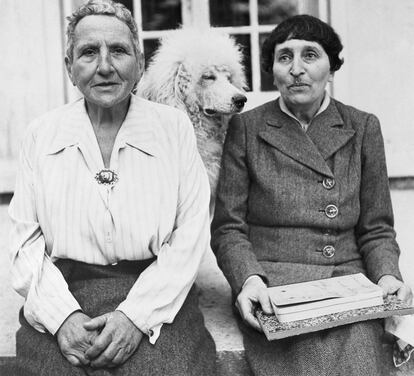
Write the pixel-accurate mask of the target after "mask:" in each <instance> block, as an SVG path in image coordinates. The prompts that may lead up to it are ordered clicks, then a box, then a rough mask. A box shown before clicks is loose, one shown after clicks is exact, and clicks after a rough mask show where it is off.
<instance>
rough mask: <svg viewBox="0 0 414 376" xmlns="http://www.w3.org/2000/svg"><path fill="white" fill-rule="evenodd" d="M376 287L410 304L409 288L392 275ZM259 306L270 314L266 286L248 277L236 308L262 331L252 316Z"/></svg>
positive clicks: (385, 276) (255, 277)
mask: <svg viewBox="0 0 414 376" xmlns="http://www.w3.org/2000/svg"><path fill="white" fill-rule="evenodd" d="M378 286H380V287H381V288H382V290H383V296H384V297H385V296H387V295H396V296H397V298H398V299H400V300H402V301H404V302H406V303H408V304H412V301H413V293H412V291H411V288H410V287H409V286H408V285H407V284H405V283H403V282H401V281H399V280H398V279H397V278H395V277H394V276H392V275H384V276H382V277H381V278H380V280H379V281H378ZM258 305H259V306H260V307H261V308H262V310H263V312H264V313H266V314H269V315H270V314H272V313H273V309H272V305H271V303H270V299H269V293H268V291H267V286H266V284H265V283H264V282H263V280H262V279H261V278H260V277H259V276H254V277H250V278H249V279H248V280H247V281H246V282H245V284H244V285H243V288H242V290H241V291H240V293H239V295H238V296H237V299H236V307H237V309H238V310H239V312H240V315H241V317H242V319H243V320H244V321H245V322H246V323H247V324H248V325H250V326H251V327H253V328H254V329H256V330H258V331H260V332H261V331H262V329H261V327H260V324H259V321H258V320H257V318H256V316H255V315H254V310H255V308H256V307H257V306H258Z"/></svg>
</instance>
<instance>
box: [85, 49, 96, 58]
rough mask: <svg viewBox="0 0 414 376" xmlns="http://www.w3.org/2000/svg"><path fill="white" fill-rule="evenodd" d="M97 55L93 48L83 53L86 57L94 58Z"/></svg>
mask: <svg viewBox="0 0 414 376" xmlns="http://www.w3.org/2000/svg"><path fill="white" fill-rule="evenodd" d="M94 54H95V50H94V49H93V48H87V49H86V50H83V51H82V55H84V56H93V55H94Z"/></svg>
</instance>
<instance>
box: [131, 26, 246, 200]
mask: <svg viewBox="0 0 414 376" xmlns="http://www.w3.org/2000/svg"><path fill="white" fill-rule="evenodd" d="M245 87H246V78H245V75H244V71H243V66H242V53H241V51H240V48H239V47H238V46H237V45H236V43H235V42H234V40H233V39H232V38H231V37H229V36H228V35H227V34H224V33H220V32H219V31H218V30H215V29H204V30H198V29H193V28H191V29H180V30H176V31H173V32H171V33H170V34H168V36H166V37H164V38H163V39H162V40H161V45H160V47H159V49H158V50H157V51H156V53H155V54H154V56H153V58H152V59H151V61H150V64H149V67H148V69H147V71H146V72H145V74H144V77H143V78H142V80H141V82H140V83H139V85H138V95H141V96H143V97H144V98H147V99H149V100H152V101H155V102H159V103H164V104H168V105H171V106H174V107H177V108H179V109H181V110H184V111H185V112H187V114H188V115H189V117H190V119H191V121H192V122H193V125H194V129H195V133H196V136H197V143H198V149H199V152H200V155H201V158H202V159H203V161H204V164H205V166H206V168H207V171H208V174H209V179H210V186H211V192H212V197H215V190H216V185H217V179H218V174H219V169H220V159H221V152H222V145H223V141H224V137H225V133H226V130H227V123H228V120H229V115H232V114H234V113H236V112H240V111H241V110H242V109H243V106H244V103H245V102H246V100H247V99H246V96H245V95H244V91H243V89H244V88H245ZM213 201H214V200H213Z"/></svg>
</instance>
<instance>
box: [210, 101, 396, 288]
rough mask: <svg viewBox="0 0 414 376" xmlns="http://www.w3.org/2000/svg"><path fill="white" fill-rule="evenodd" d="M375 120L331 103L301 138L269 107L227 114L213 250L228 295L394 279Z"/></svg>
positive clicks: (389, 216) (381, 149)
mask: <svg viewBox="0 0 414 376" xmlns="http://www.w3.org/2000/svg"><path fill="white" fill-rule="evenodd" d="M393 221H394V220H393V213H392V206H391V198H390V192H389V186H388V177H387V170H386V163H385V153H384V143H383V138H382V134H381V130H380V125H379V121H378V119H377V118H376V117H375V116H374V115H372V114H368V113H366V112H362V111H360V110H357V109H355V108H353V107H350V106H346V105H344V104H342V103H340V102H338V101H336V100H334V99H331V103H330V104H329V106H328V108H327V109H326V110H325V111H323V112H322V113H320V114H318V115H317V116H316V117H315V118H314V119H313V120H312V122H311V124H310V126H309V128H308V130H307V132H304V131H303V130H302V129H301V127H300V126H299V124H298V123H297V122H296V121H295V120H294V119H292V118H291V117H289V116H288V115H287V114H285V113H284V112H282V111H281V110H280V107H279V103H278V101H277V100H276V101H271V102H268V103H266V104H264V105H262V106H259V107H257V108H255V109H253V110H251V111H248V112H245V113H243V114H239V115H235V116H234V117H233V118H232V120H231V122H230V125H229V129H228V133H227V137H226V141H225V144H224V150H223V158H222V166H221V173H220V179H219V185H218V191H217V199H216V207H215V215H214V218H213V222H212V242H211V244H212V249H213V251H214V253H215V254H216V257H217V260H218V264H219V266H220V268H221V269H222V271H223V273H224V275H225V276H226V278H227V280H228V281H229V283H230V285H231V287H232V290H233V292H234V293H236V294H237V293H238V292H239V291H240V289H241V287H242V285H243V283H244V281H245V280H246V279H247V278H248V277H249V276H251V275H255V274H257V275H260V276H261V277H262V278H263V279H264V280H266V281H267V282H268V283H269V285H280V284H285V283H294V282H301V281H306V280H314V279H319V278H327V277H331V276H337V275H344V274H352V273H357V272H363V273H364V274H366V275H367V276H368V277H369V278H370V279H371V280H372V281H373V282H375V283H376V282H377V281H378V280H379V279H380V278H381V276H383V275H385V274H391V275H394V276H395V277H396V278H398V279H401V275H400V272H399V268H398V257H399V252H400V251H399V247H398V245H397V243H396V241H395V232H394V229H393Z"/></svg>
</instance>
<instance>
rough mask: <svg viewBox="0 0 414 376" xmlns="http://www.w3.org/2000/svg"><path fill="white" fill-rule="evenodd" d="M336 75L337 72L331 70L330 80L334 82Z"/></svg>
mask: <svg viewBox="0 0 414 376" xmlns="http://www.w3.org/2000/svg"><path fill="white" fill-rule="evenodd" d="M334 75H335V72H334V71H331V72H330V73H329V78H328V82H332V81H333V79H334Z"/></svg>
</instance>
